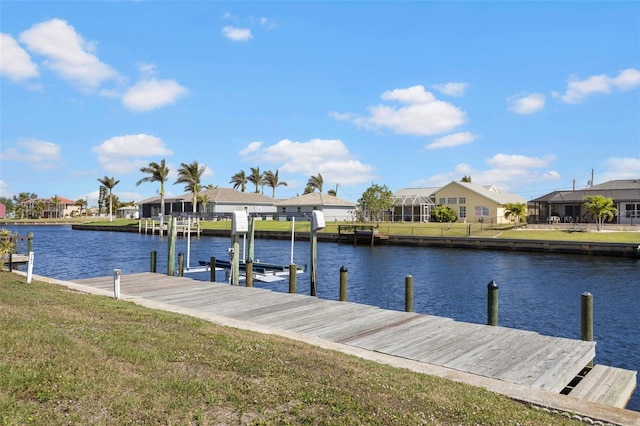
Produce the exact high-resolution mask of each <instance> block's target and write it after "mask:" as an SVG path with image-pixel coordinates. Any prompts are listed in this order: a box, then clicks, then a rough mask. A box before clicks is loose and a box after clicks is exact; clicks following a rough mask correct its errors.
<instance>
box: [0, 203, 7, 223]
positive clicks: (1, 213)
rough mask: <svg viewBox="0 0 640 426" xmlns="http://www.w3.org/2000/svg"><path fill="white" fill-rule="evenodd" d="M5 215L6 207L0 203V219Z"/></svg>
mask: <svg viewBox="0 0 640 426" xmlns="http://www.w3.org/2000/svg"><path fill="white" fill-rule="evenodd" d="M6 215H7V207H6V206H5V205H4V204H2V203H0V219H4V218H5V216H6Z"/></svg>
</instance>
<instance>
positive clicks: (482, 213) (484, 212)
mask: <svg viewBox="0 0 640 426" xmlns="http://www.w3.org/2000/svg"><path fill="white" fill-rule="evenodd" d="M473 209H474V216H475V217H489V207H486V206H475V207H474V208H473Z"/></svg>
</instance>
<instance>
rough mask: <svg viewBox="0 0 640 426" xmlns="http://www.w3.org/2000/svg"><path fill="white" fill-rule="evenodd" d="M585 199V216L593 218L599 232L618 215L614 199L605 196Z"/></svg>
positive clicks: (588, 196)
mask: <svg viewBox="0 0 640 426" xmlns="http://www.w3.org/2000/svg"><path fill="white" fill-rule="evenodd" d="M584 199H585V203H584V204H583V206H584V209H585V214H584V216H587V215H590V216H591V217H593V219H594V220H595V221H596V229H597V230H598V231H601V230H602V227H603V226H604V223H605V222H608V221H610V220H611V219H613V217H614V216H615V215H617V214H618V209H616V208H615V207H614V206H613V199H612V198H607V197H605V196H604V195H587V196H586V197H584Z"/></svg>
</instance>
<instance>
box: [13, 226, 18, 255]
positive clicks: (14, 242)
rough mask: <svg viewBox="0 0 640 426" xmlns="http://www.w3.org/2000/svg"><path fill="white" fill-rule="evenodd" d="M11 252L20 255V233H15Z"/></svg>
mask: <svg viewBox="0 0 640 426" xmlns="http://www.w3.org/2000/svg"><path fill="white" fill-rule="evenodd" d="M11 241H12V243H13V244H11V252H12V253H16V254H18V231H13V238H12V239H11Z"/></svg>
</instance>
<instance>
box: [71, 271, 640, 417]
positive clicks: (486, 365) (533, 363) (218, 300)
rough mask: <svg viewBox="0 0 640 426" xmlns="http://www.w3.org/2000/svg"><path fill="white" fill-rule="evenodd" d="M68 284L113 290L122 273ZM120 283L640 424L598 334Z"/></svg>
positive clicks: (306, 337) (201, 309)
mask: <svg viewBox="0 0 640 426" xmlns="http://www.w3.org/2000/svg"><path fill="white" fill-rule="evenodd" d="M59 283H61V284H62V285H65V282H59ZM67 284H68V285H69V286H74V287H73V288H75V289H77V290H81V291H82V290H83V289H85V291H87V292H91V291H94V292H98V293H99V294H105V295H108V294H109V292H111V295H113V290H114V277H98V278H88V279H78V280H74V281H73V282H72V283H67ZM120 286H121V287H120V288H121V293H120V298H122V299H125V300H127V299H129V300H133V301H135V302H136V303H139V304H141V305H144V306H148V307H151V308H156V309H164V310H170V311H175V312H181V313H185V314H188V315H192V316H197V317H200V318H204V319H208V320H211V321H213V322H217V323H220V324H223V325H231V326H235V327H238V328H248V329H252V330H256V331H263V332H266V333H271V334H280V335H283V336H286V337H291V338H294V339H297V340H302V341H307V342H308V343H312V344H316V345H319V346H323V347H326V348H330V349H334V350H339V351H343V352H347V353H352V354H354V355H357V356H361V357H364V358H368V359H374V360H377V361H381V362H384V363H387V364H391V365H396V366H399V367H404V368H410V369H413V370H415V371H420V372H424V373H427V374H432V375H439V376H441V377H445V378H449V379H452V380H458V381H462V382H466V383H469V384H473V385H476V386H481V387H485V388H487V389H489V390H491V391H494V392H498V393H503V394H505V395H507V396H510V397H512V398H515V399H519V400H523V401H528V402H531V403H533V404H535V405H541V406H545V407H552V408H554V409H558V410H562V411H567V412H572V413H578V414H580V415H583V416H591V417H590V418H592V419H597V418H599V417H598V416H597V415H594V410H595V412H596V413H600V414H602V413H605V414H606V415H603V418H605V419H606V420H607V421H608V422H613V423H616V422H619V424H629V423H632V424H640V413H636V412H634V411H629V410H624V409H622V408H624V407H625V406H626V404H627V403H628V401H629V398H630V397H631V395H632V394H633V391H634V390H635V387H636V374H637V373H636V372H635V371H629V370H623V369H619V368H614V367H607V366H600V365H596V366H595V367H593V368H590V367H589V363H590V362H591V361H592V360H593V359H594V358H595V350H596V343H595V342H587V341H582V340H574V339H567V338H559V337H551V336H544V335H540V334H538V333H535V332H532V331H524V330H517V329H512V328H506V327H500V326H488V325H481V324H472V323H464V322H459V321H454V320H453V319H450V318H442V317H437V316H432V315H425V314H418V313H413V312H402V311H392V310H385V309H381V308H378V307H375V306H369V305H362V304H357V303H351V302H339V301H333V300H324V299H319V298H316V297H310V296H305V295H302V294H289V293H280V292H275V291H271V290H267V289H261V288H256V287H241V286H232V285H229V284H227V283H214V282H204V281H198V280H194V279H191V278H182V277H173V276H168V275H164V274H154V273H138V274H130V275H122V276H121V277H120ZM616 419H617V420H616ZM629 419H631V420H629Z"/></svg>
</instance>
